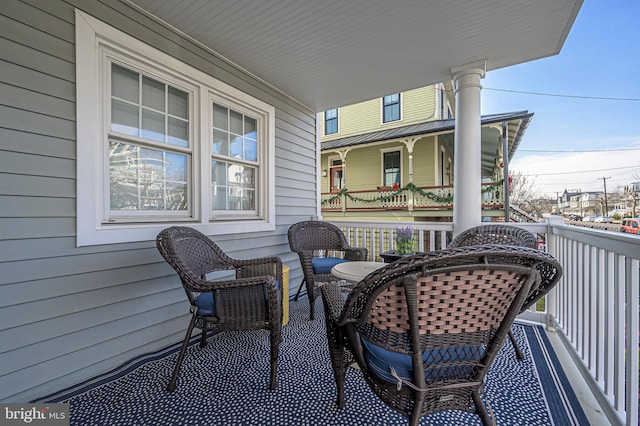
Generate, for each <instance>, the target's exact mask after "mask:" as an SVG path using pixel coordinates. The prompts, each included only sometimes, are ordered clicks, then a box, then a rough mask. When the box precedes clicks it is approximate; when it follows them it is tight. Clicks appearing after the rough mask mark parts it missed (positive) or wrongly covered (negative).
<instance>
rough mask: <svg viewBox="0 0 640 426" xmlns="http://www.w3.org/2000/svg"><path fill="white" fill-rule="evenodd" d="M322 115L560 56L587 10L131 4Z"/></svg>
mask: <svg viewBox="0 0 640 426" xmlns="http://www.w3.org/2000/svg"><path fill="white" fill-rule="evenodd" d="M123 1H127V2H129V3H131V4H134V5H137V6H139V7H140V8H142V9H143V10H146V11H147V12H148V13H150V14H151V15H153V16H155V17H157V18H159V19H160V20H162V21H165V22H166V23H168V24H169V25H171V26H172V27H174V28H176V29H178V30H180V31H182V32H183V33H185V34H187V35H189V36H190V37H192V38H193V39H195V40H197V41H198V42H200V43H201V44H203V45H204V46H206V47H208V48H210V49H211V50H213V51H215V52H217V53H218V54H220V55H221V56H223V57H224V58H226V59H227V60H229V61H230V62H232V63H234V64H236V65H238V66H240V67H242V68H244V69H245V70H247V71H249V72H251V73H252V74H254V75H255V76H256V77H258V78H260V79H262V80H264V81H265V82H267V83H269V84H271V85H272V86H273V87H275V88H277V89H279V90H280V91H282V92H284V93H286V94H287V95H289V96H291V97H293V98H294V99H296V100H298V101H299V102H301V103H302V104H304V105H307V106H308V107H310V108H312V109H313V110H315V111H323V110H325V109H328V108H334V107H338V106H343V105H349V104H353V103H356V102H360V101H364V100H367V99H372V98H375V97H380V96H384V95H387V94H390V93H397V92H402V91H406V90H410V89H414V88H417V87H423V86H427V85H430V84H435V83H441V82H444V81H447V80H450V79H451V74H450V69H451V68H452V67H457V66H461V65H465V64H469V63H472V62H475V61H480V60H486V64H487V70H488V71H490V70H495V69H498V68H503V67H507V66H511V65H515V64H520V63H524V62H528V61H532V60H535V59H539V58H544V57H547V56H551V55H555V54H557V53H559V52H560V49H561V47H562V45H563V44H564V41H565V39H566V37H567V34H568V33H569V30H570V29H571V26H572V25H573V22H574V20H575V18H576V16H577V14H578V11H579V9H580V7H581V5H582V0H536V1H531V0H491V1H489V0H483V1H477V2H475V1H474V2H470V1H469V0H448V1H441V2H438V1H412V0H395V1H388V0H349V1H344V0H324V1H318V0H260V1H256V0H190V1H175V0H123Z"/></svg>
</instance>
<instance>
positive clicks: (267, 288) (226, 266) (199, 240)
mask: <svg viewBox="0 0 640 426" xmlns="http://www.w3.org/2000/svg"><path fill="white" fill-rule="evenodd" d="M156 245H157V247H158V250H159V251H160V254H162V256H163V257H164V258H165V260H166V261H167V262H168V263H169V265H171V266H172V267H173V269H175V271H176V272H177V273H178V275H179V276H180V279H181V281H182V286H183V287H184V290H185V291H186V293H187V298H188V299H189V303H190V304H191V322H190V323H189V327H188V328H187V333H186V335H185V338H184V341H183V343H182V348H181V349H180V354H179V355H178V359H177V361H176V365H175V368H174V370H173V375H172V377H171V380H170V382H169V385H168V386H167V390H168V391H170V392H172V391H173V390H175V388H176V381H177V378H178V373H179V371H180V366H181V364H182V361H183V359H184V356H185V352H186V350H187V347H188V344H189V339H190V338H191V333H192V331H193V329H194V328H198V329H200V330H202V335H201V337H200V347H201V348H203V347H204V346H205V345H206V342H207V332H209V331H214V332H219V331H227V330H255V329H266V330H269V338H270V343H271V375H270V380H269V389H272V390H273V389H276V387H277V377H276V376H277V370H278V348H279V345H280V341H281V340H282V339H281V333H282V284H283V282H282V261H281V260H280V258H278V257H265V258H260V259H248V260H236V259H232V258H230V257H229V256H227V255H226V254H225V253H224V252H223V251H222V250H221V249H220V248H219V247H218V246H217V245H216V244H215V243H214V242H213V241H212V240H211V239H209V238H208V237H207V236H205V235H203V234H202V233H200V232H198V231H196V230H195V229H192V228H188V227H171V228H167V229H164V230H163V231H161V232H160V233H159V234H158V236H157V238H156ZM223 270H235V278H230V279H225V280H218V281H209V280H207V274H209V273H211V272H215V271H223Z"/></svg>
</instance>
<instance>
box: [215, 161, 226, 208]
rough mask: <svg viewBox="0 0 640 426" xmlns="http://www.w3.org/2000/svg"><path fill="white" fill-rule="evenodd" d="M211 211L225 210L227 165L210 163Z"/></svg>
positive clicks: (220, 162)
mask: <svg viewBox="0 0 640 426" xmlns="http://www.w3.org/2000/svg"><path fill="white" fill-rule="evenodd" d="M211 209H212V210H226V209H227V163H225V162H222V161H215V160H213V161H211Z"/></svg>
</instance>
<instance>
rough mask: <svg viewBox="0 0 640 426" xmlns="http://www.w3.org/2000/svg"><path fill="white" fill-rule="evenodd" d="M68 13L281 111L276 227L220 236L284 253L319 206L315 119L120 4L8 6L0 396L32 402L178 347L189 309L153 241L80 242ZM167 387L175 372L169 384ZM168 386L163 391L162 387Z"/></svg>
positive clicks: (287, 259)
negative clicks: (291, 233)
mask: <svg viewBox="0 0 640 426" xmlns="http://www.w3.org/2000/svg"><path fill="white" fill-rule="evenodd" d="M74 7H77V8H78V9H80V10H82V11H84V12H86V13H88V14H90V15H92V16H94V17H95V18H97V19H100V20H102V21H104V22H106V23H107V24H109V25H111V26H113V27H116V28H118V29H120V30H121V31H123V32H126V33H127V34H129V35H131V36H133V37H135V38H137V39H139V40H141V41H143V42H145V43H147V44H149V45H152V46H154V47H155V48H157V49H159V50H160V51H163V52H165V53H167V54H169V55H171V56H174V57H177V58H179V59H180V60H181V61H184V62H185V63H188V64H189V65H190V66H193V67H196V68H197V69H199V70H200V71H202V72H205V73H207V74H209V75H213V76H215V78H217V79H219V80H221V81H223V82H224V83H226V84H229V85H231V86H233V87H235V88H237V89H239V90H241V91H243V92H245V93H247V94H249V95H251V96H253V97H255V98H257V99H259V100H261V101H263V102H266V103H268V104H269V105H271V106H273V107H274V108H275V118H276V119H275V162H276V173H275V192H276V194H275V195H276V197H275V198H276V206H275V207H276V229H275V231H273V232H260V233H251V234H242V233H239V234H236V235H221V236H217V237H215V240H216V242H217V243H218V244H219V245H220V246H221V247H222V248H223V249H224V250H225V251H226V252H227V253H229V254H230V255H231V256H232V257H237V258H252V257H259V256H266V255H278V256H280V257H281V258H282V260H283V263H285V264H289V265H290V266H291V273H290V286H291V287H293V286H295V285H297V284H298V283H299V280H300V279H301V271H300V268H299V263H298V260H297V256H295V255H294V254H292V253H291V252H290V250H289V246H288V242H287V237H286V233H287V229H288V227H289V226H290V225H291V224H293V223H295V222H298V221H300V220H308V219H309V218H310V217H312V216H314V215H315V214H316V212H317V210H316V209H317V207H316V200H317V194H316V142H315V139H316V128H315V114H314V113H313V112H312V111H310V110H308V109H306V108H305V107H304V106H302V105H300V104H297V103H296V102H295V101H293V100H292V99H290V98H289V97H287V96H285V95H284V94H282V93H280V92H278V91H277V90H275V89H273V88H272V87H269V86H267V85H265V84H264V83H262V82H261V81H259V80H257V79H255V78H254V77H252V76H251V75H249V74H246V73H245V72H243V71H241V70H240V69H238V68H237V67H235V66H233V65H232V64H229V63H228V62H225V61H223V60H222V59H220V58H219V57H217V56H215V55H214V54H212V53H211V52H209V51H207V50H205V49H203V48H202V47H201V46H200V45H198V44H195V43H192V42H191V41H190V40H189V39H187V38H185V37H183V36H181V35H180V34H177V33H175V32H173V31H171V30H170V29H168V28H167V27H165V26H163V25H161V24H159V23H158V22H156V21H155V20H152V19H150V18H149V17H147V16H146V15H143V14H141V13H139V12H138V11H137V10H136V9H134V8H132V7H130V6H128V5H126V4H125V3H121V2H113V1H104V2H103V1H98V0H69V1H63V0H49V1H38V0H24V1H20V0H3V1H2V2H0V70H1V71H0V76H1V77H0V90H1V92H0V99H2V101H1V102H0V104H1V105H0V117H1V118H0V181H1V182H2V185H0V229H1V230H2V231H1V232H0V317H1V318H2V321H0V365H2V369H1V370H0V401H3V402H25V401H30V400H34V399H37V398H40V397H43V396H45V395H46V394H49V393H51V392H54V391H57V390H60V389H62V388H64V387H67V386H70V385H73V384H75V383H78V382H80V381H82V380H85V379H88V378H90V377H93V376H95V375H96V374H99V373H102V372H105V371H108V370H110V369H112V368H114V367H116V366H118V365H119V364H121V363H122V362H125V361H127V360H129V359H131V358H133V357H135V356H137V355H140V354H143V353H146V352H149V351H152V350H156V349H159V348H162V347H165V346H166V345H168V344H173V343H175V342H178V341H180V340H182V338H183V335H184V332H185V330H186V327H187V324H188V320H189V317H188V303H187V301H186V298H185V295H184V291H183V290H182V287H181V285H180V282H179V280H178V278H177V275H176V274H175V273H174V272H173V270H172V269H171V268H170V267H169V266H168V265H167V264H166V263H165V262H164V261H163V259H162V258H161V256H160V255H159V253H158V251H157V249H156V247H155V242H154V241H142V242H136V243H123V244H113V245H93V246H84V247H77V246H76V218H77V210H76V183H77V181H78V179H82V178H81V177H79V176H77V174H76V161H79V159H78V158H76V104H75V100H76V87H75V33H74ZM167 379H168V377H167ZM158 385H159V386H163V384H162V383H159V384H158Z"/></svg>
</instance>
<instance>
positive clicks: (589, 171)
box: [523, 166, 639, 177]
mask: <svg viewBox="0 0 640 426" xmlns="http://www.w3.org/2000/svg"><path fill="white" fill-rule="evenodd" d="M635 168H639V167H638V166H627V167H613V168H611V169H594V170H579V171H573V172H557V173H531V174H523V176H531V177H534V176H554V175H571V174H578V173H591V172H606V171H609V170H621V169H635Z"/></svg>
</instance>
